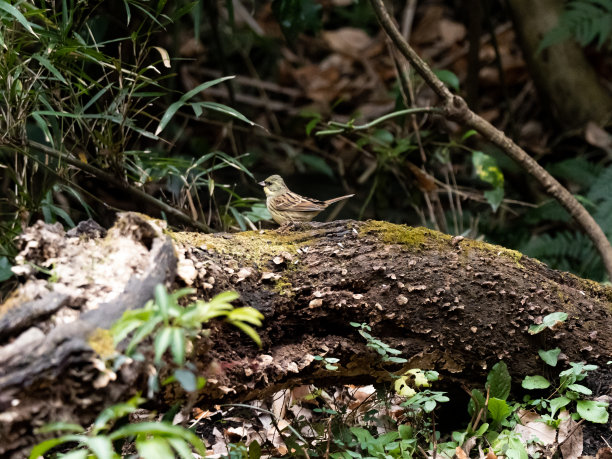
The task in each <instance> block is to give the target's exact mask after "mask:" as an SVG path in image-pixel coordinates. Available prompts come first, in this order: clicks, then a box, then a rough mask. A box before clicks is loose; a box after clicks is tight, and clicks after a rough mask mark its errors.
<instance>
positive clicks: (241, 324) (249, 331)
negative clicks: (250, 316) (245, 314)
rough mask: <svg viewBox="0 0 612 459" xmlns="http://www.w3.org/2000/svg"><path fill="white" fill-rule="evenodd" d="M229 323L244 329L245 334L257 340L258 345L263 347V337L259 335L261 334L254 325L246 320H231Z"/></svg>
mask: <svg viewBox="0 0 612 459" xmlns="http://www.w3.org/2000/svg"><path fill="white" fill-rule="evenodd" d="M229 323H231V324H232V325H233V326H235V327H237V328H239V329H240V330H242V331H243V332H244V334H246V335H247V336H248V337H249V338H251V339H252V340H253V341H255V343H256V344H257V346H258V347H261V338H260V337H259V335H258V334H257V332H256V331H255V329H253V327H251V326H250V325H247V324H245V323H244V322H240V321H231V320H230V321H229Z"/></svg>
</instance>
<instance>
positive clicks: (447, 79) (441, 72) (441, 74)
mask: <svg viewBox="0 0 612 459" xmlns="http://www.w3.org/2000/svg"><path fill="white" fill-rule="evenodd" d="M433 72H434V74H435V75H436V76H437V77H438V78H439V79H440V81H442V83H445V84H446V85H447V86H450V87H451V88H453V89H454V90H455V91H459V77H457V75H455V74H454V73H453V72H451V71H450V70H446V69H434V71H433Z"/></svg>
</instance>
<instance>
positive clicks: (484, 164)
mask: <svg viewBox="0 0 612 459" xmlns="http://www.w3.org/2000/svg"><path fill="white" fill-rule="evenodd" d="M472 164H473V165H474V170H475V172H476V175H477V176H478V178H479V179H480V180H482V181H483V182H487V183H488V184H490V185H492V186H493V187H494V188H500V187H502V188H503V186H504V174H503V173H502V171H501V170H500V169H499V167H498V166H497V161H496V160H495V158H493V157H492V156H489V155H487V154H485V153H483V152H482V151H474V152H472Z"/></svg>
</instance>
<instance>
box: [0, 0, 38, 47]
mask: <svg viewBox="0 0 612 459" xmlns="http://www.w3.org/2000/svg"><path fill="white" fill-rule="evenodd" d="M0 10H3V11H6V12H7V13H8V14H10V15H11V16H13V17H14V18H15V19H16V20H17V22H19V24H21V25H22V26H23V27H24V29H26V30H27V31H28V32H30V33H31V34H32V35H34V36H35V37H36V38H38V35H37V34H36V32H34V30H33V29H32V26H33V25H35V24H32V23H30V22H28V20H27V19H26V18H25V16H24V15H23V14H21V12H20V11H19V10H18V9H17V8H15V7H14V6H13V5H11V4H9V3H7V2H5V1H4V0H0Z"/></svg>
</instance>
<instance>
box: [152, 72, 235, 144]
mask: <svg viewBox="0 0 612 459" xmlns="http://www.w3.org/2000/svg"><path fill="white" fill-rule="evenodd" d="M234 77H235V76H226V77H222V78H217V79H216V80H212V81H207V82H205V83H202V84H200V85H198V86H196V87H195V88H193V89H192V90H191V91H188V92H186V93H185V94H183V95H182V96H181V98H180V99H179V100H177V101H176V102H174V103H173V104H171V105H170V106H169V107H168V109H167V110H166V112H165V113H164V116H162V119H161V120H160V122H159V126H157V129H156V130H155V135H159V133H160V132H161V131H163V130H164V128H165V127H166V125H167V124H168V123H169V122H170V120H171V119H172V117H173V116H174V115H175V113H176V112H177V111H178V110H179V109H180V108H181V107H182V106H183V105H185V104H186V103H187V101H188V100H189V99H191V98H192V97H193V96H195V95H196V94H198V93H199V92H201V91H204V90H205V89H208V88H210V87H211V86H214V85H216V84H219V83H221V82H223V81H225V80H229V79H230V78H234Z"/></svg>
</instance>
